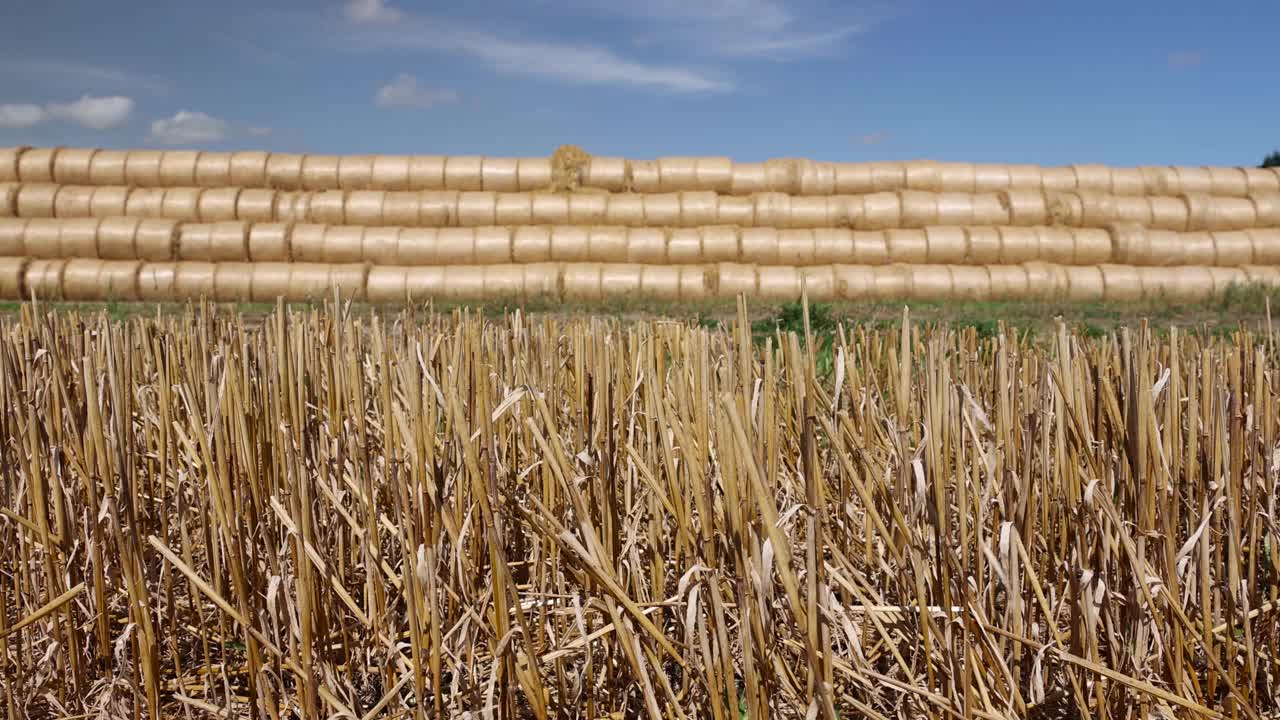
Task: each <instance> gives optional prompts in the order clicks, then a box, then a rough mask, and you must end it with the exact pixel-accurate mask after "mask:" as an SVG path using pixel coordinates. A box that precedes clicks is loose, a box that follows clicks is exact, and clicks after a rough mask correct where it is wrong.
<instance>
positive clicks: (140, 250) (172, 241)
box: [99, 220, 240, 260]
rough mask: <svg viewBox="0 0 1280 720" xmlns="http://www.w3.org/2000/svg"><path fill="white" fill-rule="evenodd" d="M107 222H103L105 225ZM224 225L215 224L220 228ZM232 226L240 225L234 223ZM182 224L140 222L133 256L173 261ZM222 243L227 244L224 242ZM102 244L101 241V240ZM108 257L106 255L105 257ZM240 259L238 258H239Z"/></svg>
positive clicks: (172, 222)
mask: <svg viewBox="0 0 1280 720" xmlns="http://www.w3.org/2000/svg"><path fill="white" fill-rule="evenodd" d="M106 222H107V220H103V224H104V225H105V224H106ZM221 224H222V223H219V224H215V225H214V227H215V228H216V227H218V226H219V225H221ZM230 225H232V226H239V225H240V223H237V222H232V223H230ZM181 227H182V224H181V223H178V222H174V221H173V220H140V221H139V222H138V226H137V229H136V230H135V231H134V235H133V253H134V254H133V255H132V257H134V258H137V259H139V260H173V259H175V258H177V256H178V230H179V228H181ZM222 242H226V241H225V240H222ZM99 244H101V240H99ZM103 257H106V255H103ZM237 259H238V258H237Z"/></svg>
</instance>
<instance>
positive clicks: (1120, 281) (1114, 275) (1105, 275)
mask: <svg viewBox="0 0 1280 720" xmlns="http://www.w3.org/2000/svg"><path fill="white" fill-rule="evenodd" d="M1098 268H1099V269H1100V270H1101V271H1102V286H1103V298H1104V299H1105V300H1106V301H1107V302H1117V301H1120V302H1127V301H1133V300H1139V299H1141V298H1142V275H1141V274H1140V273H1139V272H1138V270H1137V268H1135V267H1133V266H1132V265H1111V264H1105V265H1099V266H1098Z"/></svg>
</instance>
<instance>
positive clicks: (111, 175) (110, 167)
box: [89, 150, 129, 185]
mask: <svg viewBox="0 0 1280 720" xmlns="http://www.w3.org/2000/svg"><path fill="white" fill-rule="evenodd" d="M128 160H129V153H127V152H124V151H122V150H99V151H98V152H97V153H95V154H94V156H93V159H92V160H90V161H89V183H90V184H91V185H124V184H125V175H124V166H125V163H126V162H128Z"/></svg>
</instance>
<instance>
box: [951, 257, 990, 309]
mask: <svg viewBox="0 0 1280 720" xmlns="http://www.w3.org/2000/svg"><path fill="white" fill-rule="evenodd" d="M947 271H948V272H950V273H951V297H952V298H954V299H956V300H971V301H972V300H990V299H991V275H990V273H988V272H987V268H986V267H984V266H981V265H948V266H947Z"/></svg>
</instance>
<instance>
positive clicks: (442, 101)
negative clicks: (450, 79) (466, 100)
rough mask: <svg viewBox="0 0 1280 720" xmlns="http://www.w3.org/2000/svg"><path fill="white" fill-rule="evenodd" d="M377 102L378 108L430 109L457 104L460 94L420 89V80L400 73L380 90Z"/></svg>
mask: <svg viewBox="0 0 1280 720" xmlns="http://www.w3.org/2000/svg"><path fill="white" fill-rule="evenodd" d="M375 102H376V103H377V104H378V107H419V108H428V107H432V106H435V105H447V104H450V103H456V102H458V93H457V92H456V91H454V90H447V89H440V90H437V89H433V88H424V87H420V86H419V85H418V78H416V77H414V76H412V75H410V74H409V73H400V74H399V75H398V76H396V79H395V80H392V81H391V82H390V83H387V84H386V85H383V86H382V87H381V88H379V89H378V95H377V97H376V98H375Z"/></svg>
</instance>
